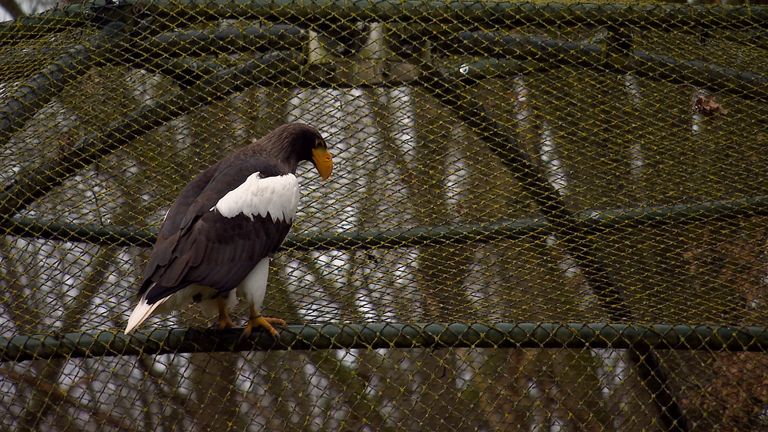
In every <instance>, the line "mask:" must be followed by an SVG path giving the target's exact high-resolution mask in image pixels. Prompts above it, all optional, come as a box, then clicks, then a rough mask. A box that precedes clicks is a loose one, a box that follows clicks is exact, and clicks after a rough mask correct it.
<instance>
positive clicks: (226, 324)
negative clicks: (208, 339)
mask: <svg viewBox="0 0 768 432" xmlns="http://www.w3.org/2000/svg"><path fill="white" fill-rule="evenodd" d="M216 306H217V307H218V309H219V320H218V325H217V327H218V329H219V330H224V329H231V328H234V327H235V323H233V322H232V319H230V318H229V311H227V302H226V300H225V299H224V298H223V297H217V298H216Z"/></svg>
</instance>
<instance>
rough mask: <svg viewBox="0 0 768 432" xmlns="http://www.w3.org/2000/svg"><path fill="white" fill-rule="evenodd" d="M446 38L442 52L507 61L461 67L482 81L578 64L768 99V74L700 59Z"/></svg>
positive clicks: (516, 39)
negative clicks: (554, 66)
mask: <svg viewBox="0 0 768 432" xmlns="http://www.w3.org/2000/svg"><path fill="white" fill-rule="evenodd" d="M442 36H444V38H443V39H442V40H434V44H435V47H436V49H437V50H438V52H449V53H454V54H462V55H486V56H496V57H500V56H505V57H509V58H505V59H486V60H481V61H479V62H477V63H474V64H467V65H463V66H464V69H463V70H464V72H463V73H462V75H464V76H467V77H472V78H473V79H478V80H479V79H485V78H488V77H491V76H500V77H508V76H510V75H512V74H514V73H530V72H533V71H540V70H546V69H550V68H551V67H552V65H580V66H582V67H587V68H593V69H594V68H597V67H599V68H603V69H604V70H606V71H608V72H612V73H621V74H624V73H634V74H636V75H638V76H640V77H644V78H650V79H654V80H657V81H664V82H670V83H675V84H689V85H694V86H697V87H702V88H706V89H708V90H711V91H713V92H725V93H730V94H735V95H737V96H740V97H742V98H748V99H758V100H763V99H766V98H768V90H767V88H768V76H766V75H761V74H758V73H755V72H751V71H743V70H739V69H734V68H730V67H726V66H721V65H718V64H714V63H710V62H705V61H700V60H680V59H677V58H674V57H670V56H664V55H658V54H652V53H648V52H645V51H640V50H634V51H627V52H626V53H616V52H612V51H611V49H612V48H609V47H606V46H604V45H599V44H594V43H584V42H575V41H569V40H559V39H551V38H545V37H541V36H534V35H518V34H505V33H500V32H468V31H464V32H456V33H449V34H444V35H442ZM515 59H518V60H515Z"/></svg>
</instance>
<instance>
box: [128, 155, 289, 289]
mask: <svg viewBox="0 0 768 432" xmlns="http://www.w3.org/2000/svg"><path fill="white" fill-rule="evenodd" d="M209 171H211V170H206V171H205V172H203V173H201V174H200V175H199V176H198V177H197V178H195V180H193V181H192V182H191V183H190V184H189V185H188V186H187V187H185V188H184V191H183V192H182V193H181V195H180V196H179V198H178V199H177V201H176V202H174V204H173V206H172V207H171V210H170V211H169V213H168V215H167V216H166V219H165V222H164V223H163V226H162V228H161V229H160V235H159V236H158V239H157V242H156V243H155V246H154V248H153V251H152V254H151V256H150V260H149V263H148V265H147V268H146V270H145V274H144V282H143V283H142V286H141V289H140V291H139V295H143V296H144V297H145V298H146V300H147V302H148V303H149V304H153V303H155V302H156V301H158V300H160V299H162V298H164V297H167V296H169V295H171V294H173V293H174V292H176V291H178V290H180V289H182V288H184V287H186V286H188V285H190V284H200V285H205V286H209V287H211V288H215V289H217V290H219V291H221V292H226V291H229V290H231V289H233V288H235V287H236V286H237V285H238V284H240V282H241V281H242V280H243V279H244V278H245V276H247V275H248V273H249V272H250V271H251V270H252V269H253V267H254V266H255V265H256V264H257V263H258V262H259V261H261V260H262V259H263V258H264V257H266V256H268V255H270V254H272V253H273V252H275V251H276V250H277V248H278V247H279V246H280V244H281V243H282V242H283V240H284V239H285V236H286V235H287V234H288V231H289V230H290V226H291V224H290V222H286V221H277V222H275V221H273V220H272V218H270V217H266V218H265V217H261V216H259V215H255V216H253V217H252V218H251V217H249V216H246V215H243V214H238V215H236V216H233V217H225V216H223V215H221V214H220V213H219V212H217V211H211V209H212V208H213V207H214V206H215V205H216V203H217V202H218V201H219V200H220V199H221V198H222V197H223V196H224V195H225V194H227V193H228V192H229V191H231V190H233V189H235V188H237V187H238V186H240V185H241V184H243V182H245V180H246V179H247V178H248V176H250V175H251V174H253V173H255V172H259V173H261V175H262V177H269V176H276V175H281V174H285V173H283V172H282V171H281V170H280V168H279V167H277V166H276V165H275V164H274V163H272V162H271V161H269V160H268V159H263V158H262V159H249V160H240V161H232V162H230V163H226V164H223V165H221V166H218V167H213V168H212V172H209Z"/></svg>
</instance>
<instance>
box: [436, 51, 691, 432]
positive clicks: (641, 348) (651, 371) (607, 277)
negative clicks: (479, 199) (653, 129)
mask: <svg viewBox="0 0 768 432" xmlns="http://www.w3.org/2000/svg"><path fill="white" fill-rule="evenodd" d="M424 68H425V69H427V70H429V69H430V65H425V66H424ZM459 72H462V71H461V70H460V71H459ZM429 75H430V76H432V74H429ZM425 88H426V89H427V90H428V91H429V93H431V96H432V97H434V98H435V99H436V100H438V101H439V102H441V103H442V105H444V106H445V107H447V108H450V109H451V110H452V111H453V112H454V113H455V114H456V116H457V117H458V118H459V119H460V120H461V121H463V122H464V123H465V124H466V125H467V126H468V127H469V128H471V129H473V130H474V131H475V132H476V134H477V137H478V139H479V140H480V141H481V142H483V143H484V144H485V145H486V146H487V147H488V149H490V150H491V152H492V153H493V154H495V155H496V156H497V157H498V158H499V159H500V160H501V162H502V164H503V165H504V167H505V168H506V169H507V171H508V172H509V173H510V174H511V175H512V176H513V177H514V178H515V179H516V180H517V181H518V183H519V184H520V185H521V186H522V188H523V191H524V193H525V195H527V197H528V198H530V199H531V200H532V201H533V202H534V203H536V205H537V207H538V208H539V211H540V212H541V213H542V215H543V216H544V217H546V218H547V220H548V221H549V222H550V224H551V225H552V227H553V229H554V234H555V236H556V238H557V239H558V241H559V242H560V243H561V244H562V245H563V247H564V249H565V250H566V251H567V252H568V253H569V254H570V255H571V256H572V257H573V259H574V261H575V262H576V265H577V266H578V268H579V270H580V272H581V274H582V275H583V276H584V278H585V279H586V281H587V283H588V285H589V287H590V289H591V290H592V292H593V293H594V294H595V297H596V298H597V301H598V304H599V307H600V308H601V309H602V310H603V311H604V312H605V313H606V314H607V316H608V317H609V320H610V321H614V322H627V321H632V320H633V318H632V316H633V313H632V310H631V308H630V305H629V303H628V302H627V301H626V299H625V298H624V296H623V294H622V292H621V290H620V287H619V286H618V285H617V284H616V281H615V280H614V278H613V277H612V275H611V274H610V272H609V271H608V268H607V267H606V266H605V264H604V262H603V260H602V259H601V257H600V255H599V254H598V252H597V239H596V238H595V236H594V235H592V233H591V232H590V231H589V230H586V229H585V227H583V226H582V225H580V223H579V222H580V221H579V219H578V215H577V214H575V213H574V212H573V211H572V210H571V209H569V208H568V206H567V205H566V203H565V202H564V201H563V199H562V197H561V196H560V194H558V193H557V191H556V190H555V189H554V187H553V186H552V185H551V184H550V183H549V181H548V180H547V179H546V177H545V176H544V175H543V174H542V173H541V171H540V170H539V169H538V168H539V167H538V166H536V165H535V164H534V163H533V162H532V161H531V159H530V155H529V154H528V153H527V152H526V151H524V150H523V149H522V148H521V146H520V143H519V141H518V140H517V138H516V136H515V135H514V134H513V133H512V132H511V131H509V130H507V128H505V127H504V126H503V125H501V124H500V123H498V122H497V121H496V120H495V119H494V117H493V115H491V113H490V112H489V111H488V110H487V108H486V107H485V106H484V105H483V104H482V102H481V101H479V100H478V99H477V98H473V93H474V92H473V89H472V88H471V87H470V85H468V83H467V81H465V80H463V79H461V78H456V77H455V76H451V75H445V74H444V75H443V76H442V78H435V77H433V80H432V81H426V82H425ZM628 358H629V360H630V362H631V363H632V364H633V365H634V367H635V369H636V371H637V374H638V377H639V378H640V381H641V382H642V383H643V386H644V387H645V388H646V389H647V390H648V393H649V394H650V397H651V399H652V400H653V402H654V404H655V405H656V407H657V408H658V410H659V420H660V423H661V425H662V426H663V430H667V431H670V432H673V431H674V432H678V431H679V432H687V431H688V430H689V423H688V419H687V417H686V416H685V414H684V413H683V411H682V408H681V405H680V403H679V402H678V400H679V398H678V397H677V396H676V395H675V394H674V393H673V389H672V388H671V387H670V386H669V384H668V381H669V380H668V378H667V373H666V371H665V368H663V367H662V365H661V363H660V361H659V358H658V356H657V355H656V354H655V353H654V351H653V350H652V349H651V348H649V347H648V346H647V345H643V344H641V345H637V346H633V347H632V348H631V349H630V351H629V357H628Z"/></svg>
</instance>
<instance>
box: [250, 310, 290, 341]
mask: <svg viewBox="0 0 768 432" xmlns="http://www.w3.org/2000/svg"><path fill="white" fill-rule="evenodd" d="M273 324H274V325H278V326H281V327H284V326H285V320H282V319H280V318H273V317H264V316H261V315H258V316H251V319H249V320H248V324H246V326H245V330H243V336H244V337H250V336H251V333H252V332H253V328H254V327H262V328H264V329H265V330H267V331H268V332H269V334H271V335H272V337H274V338H277V337H278V334H277V330H275V328H274V327H273V326H272V325H273Z"/></svg>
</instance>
